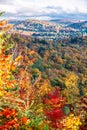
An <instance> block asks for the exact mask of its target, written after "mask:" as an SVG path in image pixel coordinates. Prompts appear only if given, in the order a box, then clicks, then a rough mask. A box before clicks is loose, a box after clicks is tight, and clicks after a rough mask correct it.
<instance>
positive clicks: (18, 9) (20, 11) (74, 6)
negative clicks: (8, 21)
mask: <svg viewBox="0 0 87 130" xmlns="http://www.w3.org/2000/svg"><path fill="white" fill-rule="evenodd" d="M0 11H6V13H5V16H7V17H8V18H16V17H20V18H37V19H38V18H39V19H58V18H72V19H86V20H87V0H0Z"/></svg>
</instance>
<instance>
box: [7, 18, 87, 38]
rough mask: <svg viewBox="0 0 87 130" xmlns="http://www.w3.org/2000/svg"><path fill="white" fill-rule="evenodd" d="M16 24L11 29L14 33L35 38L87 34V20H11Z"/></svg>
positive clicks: (72, 36)
mask: <svg viewBox="0 0 87 130" xmlns="http://www.w3.org/2000/svg"><path fill="white" fill-rule="evenodd" d="M9 22H10V23H12V24H13V25H14V26H13V28H12V30H11V32H12V33H18V34H21V35H25V36H32V37H34V38H41V39H42V38H44V39H51V40H57V39H66V38H70V37H71V38H74V37H78V36H82V35H83V30H81V29H84V28H85V31H84V34H87V29H86V28H87V21H85V22H84V21H77V20H67V19H58V20H51V21H43V20H31V19H28V20H24V21H16V20H14V21H12V20H10V21H9Z"/></svg>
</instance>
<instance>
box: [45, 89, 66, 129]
mask: <svg viewBox="0 0 87 130" xmlns="http://www.w3.org/2000/svg"><path fill="white" fill-rule="evenodd" d="M43 103H44V104H45V105H46V108H45V109H44V113H45V115H46V117H47V119H49V120H50V121H51V124H52V127H54V128H59V127H61V125H62V124H61V123H60V120H61V119H62V118H63V117H64V113H63V110H62V108H63V107H64V105H65V99H64V98H62V97H61V96H60V92H59V89H56V90H55V91H54V92H51V93H48V94H47V95H46V96H45V97H44V99H43Z"/></svg>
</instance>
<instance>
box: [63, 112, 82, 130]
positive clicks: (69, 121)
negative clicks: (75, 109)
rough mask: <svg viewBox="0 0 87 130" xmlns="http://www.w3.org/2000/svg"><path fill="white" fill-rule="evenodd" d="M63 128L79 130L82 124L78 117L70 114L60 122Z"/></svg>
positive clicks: (64, 129) (65, 129)
mask: <svg viewBox="0 0 87 130" xmlns="http://www.w3.org/2000/svg"><path fill="white" fill-rule="evenodd" d="M62 123H63V125H64V128H63V130H79V126H80V125H81V124H82V123H81V121H80V117H78V116H74V114H70V115H69V116H67V117H66V118H65V119H63V121H62Z"/></svg>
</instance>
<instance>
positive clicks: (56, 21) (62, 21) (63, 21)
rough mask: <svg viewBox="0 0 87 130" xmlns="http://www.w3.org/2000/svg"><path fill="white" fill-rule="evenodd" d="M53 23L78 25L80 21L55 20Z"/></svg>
mask: <svg viewBox="0 0 87 130" xmlns="http://www.w3.org/2000/svg"><path fill="white" fill-rule="evenodd" d="M51 22H54V23H56V24H65V25H69V24H73V23H77V22H79V21H78V20H69V19H54V20H51Z"/></svg>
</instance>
